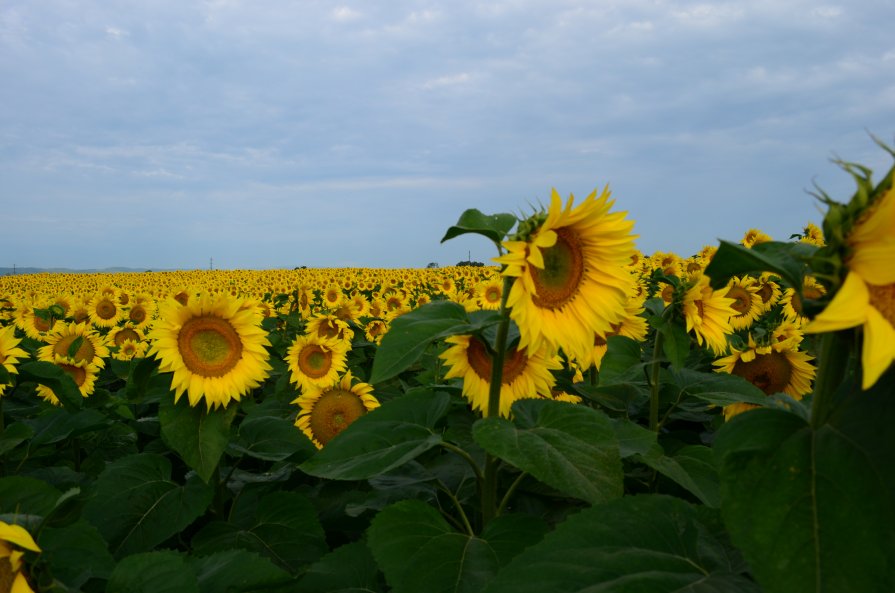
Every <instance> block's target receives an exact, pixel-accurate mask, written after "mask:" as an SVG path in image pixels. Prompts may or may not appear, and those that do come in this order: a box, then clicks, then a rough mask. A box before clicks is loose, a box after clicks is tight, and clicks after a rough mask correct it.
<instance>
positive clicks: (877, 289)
mask: <svg viewBox="0 0 895 593" xmlns="http://www.w3.org/2000/svg"><path fill="white" fill-rule="evenodd" d="M867 289H868V290H869V291H870V305H871V306H872V307H873V308H874V309H876V310H877V311H879V313H880V315H882V316H883V317H884V318H885V319H886V321H888V322H889V324H890V325H892V327H895V284H884V285H882V286H874V285H873V284H868V285H867Z"/></svg>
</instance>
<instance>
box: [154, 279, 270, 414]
mask: <svg viewBox="0 0 895 593" xmlns="http://www.w3.org/2000/svg"><path fill="white" fill-rule="evenodd" d="M241 305H242V301H241V300H240V299H237V298H234V297H231V296H230V295H227V294H216V295H212V294H209V293H200V294H198V295H196V296H192V297H191V298H190V299H189V300H188V302H187V304H186V305H181V304H180V303H179V302H177V301H173V300H169V301H167V302H165V303H163V304H162V306H161V307H160V308H159V313H160V314H159V318H158V320H157V321H156V323H155V324H154V325H153V327H152V329H151V330H150V331H149V335H148V337H149V339H150V341H151V342H152V347H151V349H150V351H149V355H150V356H151V355H155V356H156V357H157V358H158V359H159V361H160V363H161V364H160V365H159V370H160V371H161V372H173V373H174V375H173V378H172V380H171V387H172V389H173V390H174V391H175V394H174V400H175V401H177V400H179V399H180V396H181V395H183V393H184V392H187V396H188V397H189V402H190V405H191V406H193V407H195V406H197V405H199V400H201V399H202V398H203V397H204V398H205V405H206V406H207V408H208V409H209V410H210V409H211V408H217V407H219V406H224V407H226V406H227V405H228V404H229V403H230V400H231V399H234V400H237V401H238V400H239V399H240V398H241V397H242V396H243V395H245V394H246V393H248V392H249V391H250V390H251V389H253V388H255V387H257V386H258V385H260V384H261V383H262V382H263V381H264V379H266V378H267V376H268V373H269V371H270V370H271V367H270V365H269V364H268V362H267V361H268V359H269V354H268V352H267V350H266V349H265V346H269V345H270V342H269V341H268V339H267V334H266V332H265V331H264V330H263V329H262V328H261V315H260V314H259V313H258V310H257V308H255V307H249V308H242V307H241Z"/></svg>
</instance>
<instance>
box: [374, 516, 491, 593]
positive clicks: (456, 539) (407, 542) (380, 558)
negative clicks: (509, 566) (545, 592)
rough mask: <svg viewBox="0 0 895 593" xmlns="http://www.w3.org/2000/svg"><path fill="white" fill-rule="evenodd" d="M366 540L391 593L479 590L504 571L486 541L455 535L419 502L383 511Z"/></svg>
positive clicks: (448, 526) (440, 519) (438, 517)
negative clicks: (500, 568) (499, 568)
mask: <svg viewBox="0 0 895 593" xmlns="http://www.w3.org/2000/svg"><path fill="white" fill-rule="evenodd" d="M367 538H368V541H369V545H370V549H371V550H372V551H373V556H374V557H375V558H376V562H377V563H378V564H379V566H380V568H382V572H383V573H385V578H386V580H387V581H388V583H389V585H391V587H392V589H391V590H392V591H393V593H405V592H406V593H417V592H419V591H426V592H427V593H447V592H452V593H458V592H460V591H463V592H470V593H471V592H475V591H480V590H481V589H482V587H484V585H485V584H486V583H487V582H488V581H489V580H490V579H491V578H492V577H493V575H494V574H495V573H496V572H497V569H498V567H499V566H500V559H499V558H498V556H497V553H496V552H495V551H494V550H493V549H492V548H491V546H489V545H488V542H486V541H485V540H484V539H481V538H478V537H473V536H469V535H466V534H461V533H457V532H455V531H453V530H452V529H451V527H450V525H448V523H447V521H445V519H444V518H443V517H442V516H441V515H440V514H439V512H438V511H437V510H436V509H435V508H433V507H431V506H429V505H428V504H426V503H424V502H422V501H419V500H405V501H402V502H399V503H397V504H394V505H392V506H390V507H388V508H386V509H384V510H382V511H381V512H380V513H379V514H378V515H376V517H375V518H374V519H373V521H372V523H371V524H370V528H369V530H368V531H367Z"/></svg>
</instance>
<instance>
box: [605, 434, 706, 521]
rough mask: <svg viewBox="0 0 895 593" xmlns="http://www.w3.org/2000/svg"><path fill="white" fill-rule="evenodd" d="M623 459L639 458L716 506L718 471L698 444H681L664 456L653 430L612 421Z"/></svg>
mask: <svg viewBox="0 0 895 593" xmlns="http://www.w3.org/2000/svg"><path fill="white" fill-rule="evenodd" d="M613 426H614V428H615V433H616V436H617V437H618V441H619V450H620V452H621V456H622V458H624V459H632V460H634V461H639V462H640V463H643V464H645V465H647V466H649V467H651V468H652V469H654V470H656V471H658V472H659V473H660V474H662V475H663V476H665V477H667V478H670V479H671V480H673V481H674V482H675V483H677V484H678V485H679V486H681V487H683V488H685V489H686V490H688V491H689V492H690V493H691V494H693V495H694V496H696V497H697V498H698V499H699V500H700V501H702V503H703V504H705V505H706V506H709V507H712V508H717V507H718V506H719V505H720V500H721V497H720V493H719V480H718V472H717V471H716V469H715V464H714V458H713V456H712V450H711V449H709V448H708V447H704V446H702V445H688V446H685V447H681V448H680V449H678V450H677V451H675V452H674V454H673V455H666V453H665V450H664V448H663V447H662V445H660V444H659V442H658V439H657V435H656V433H655V432H654V431H652V430H649V429H647V428H644V427H642V426H640V425H638V424H635V423H633V422H631V421H629V420H622V419H619V420H615V421H614V422H613Z"/></svg>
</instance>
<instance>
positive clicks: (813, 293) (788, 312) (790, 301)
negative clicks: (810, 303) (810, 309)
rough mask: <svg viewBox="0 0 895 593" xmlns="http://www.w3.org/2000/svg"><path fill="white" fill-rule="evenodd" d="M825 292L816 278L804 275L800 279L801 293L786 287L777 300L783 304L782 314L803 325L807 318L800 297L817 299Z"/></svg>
mask: <svg viewBox="0 0 895 593" xmlns="http://www.w3.org/2000/svg"><path fill="white" fill-rule="evenodd" d="M826 292H827V291H826V289H825V288H824V287H823V285H821V284H820V283H819V282H818V281H817V280H816V279H814V278H813V277H811V276H805V278H804V279H803V281H802V291H801V294H800V293H798V292H796V291H795V290H794V289H793V288H787V289H786V290H784V291H783V295H782V296H781V297H780V301H779V302H780V303H782V304H783V316H784V317H786V318H787V319H789V320H792V321H793V322H795V323H796V324H797V325H799V326H800V327H803V326H804V325H805V324H807V323H808V318H807V317H805V314H804V311H803V307H802V298H803V297H804V298H806V299H808V300H817V299H820V298H821V297H822V296H823V295H825V294H826Z"/></svg>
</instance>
